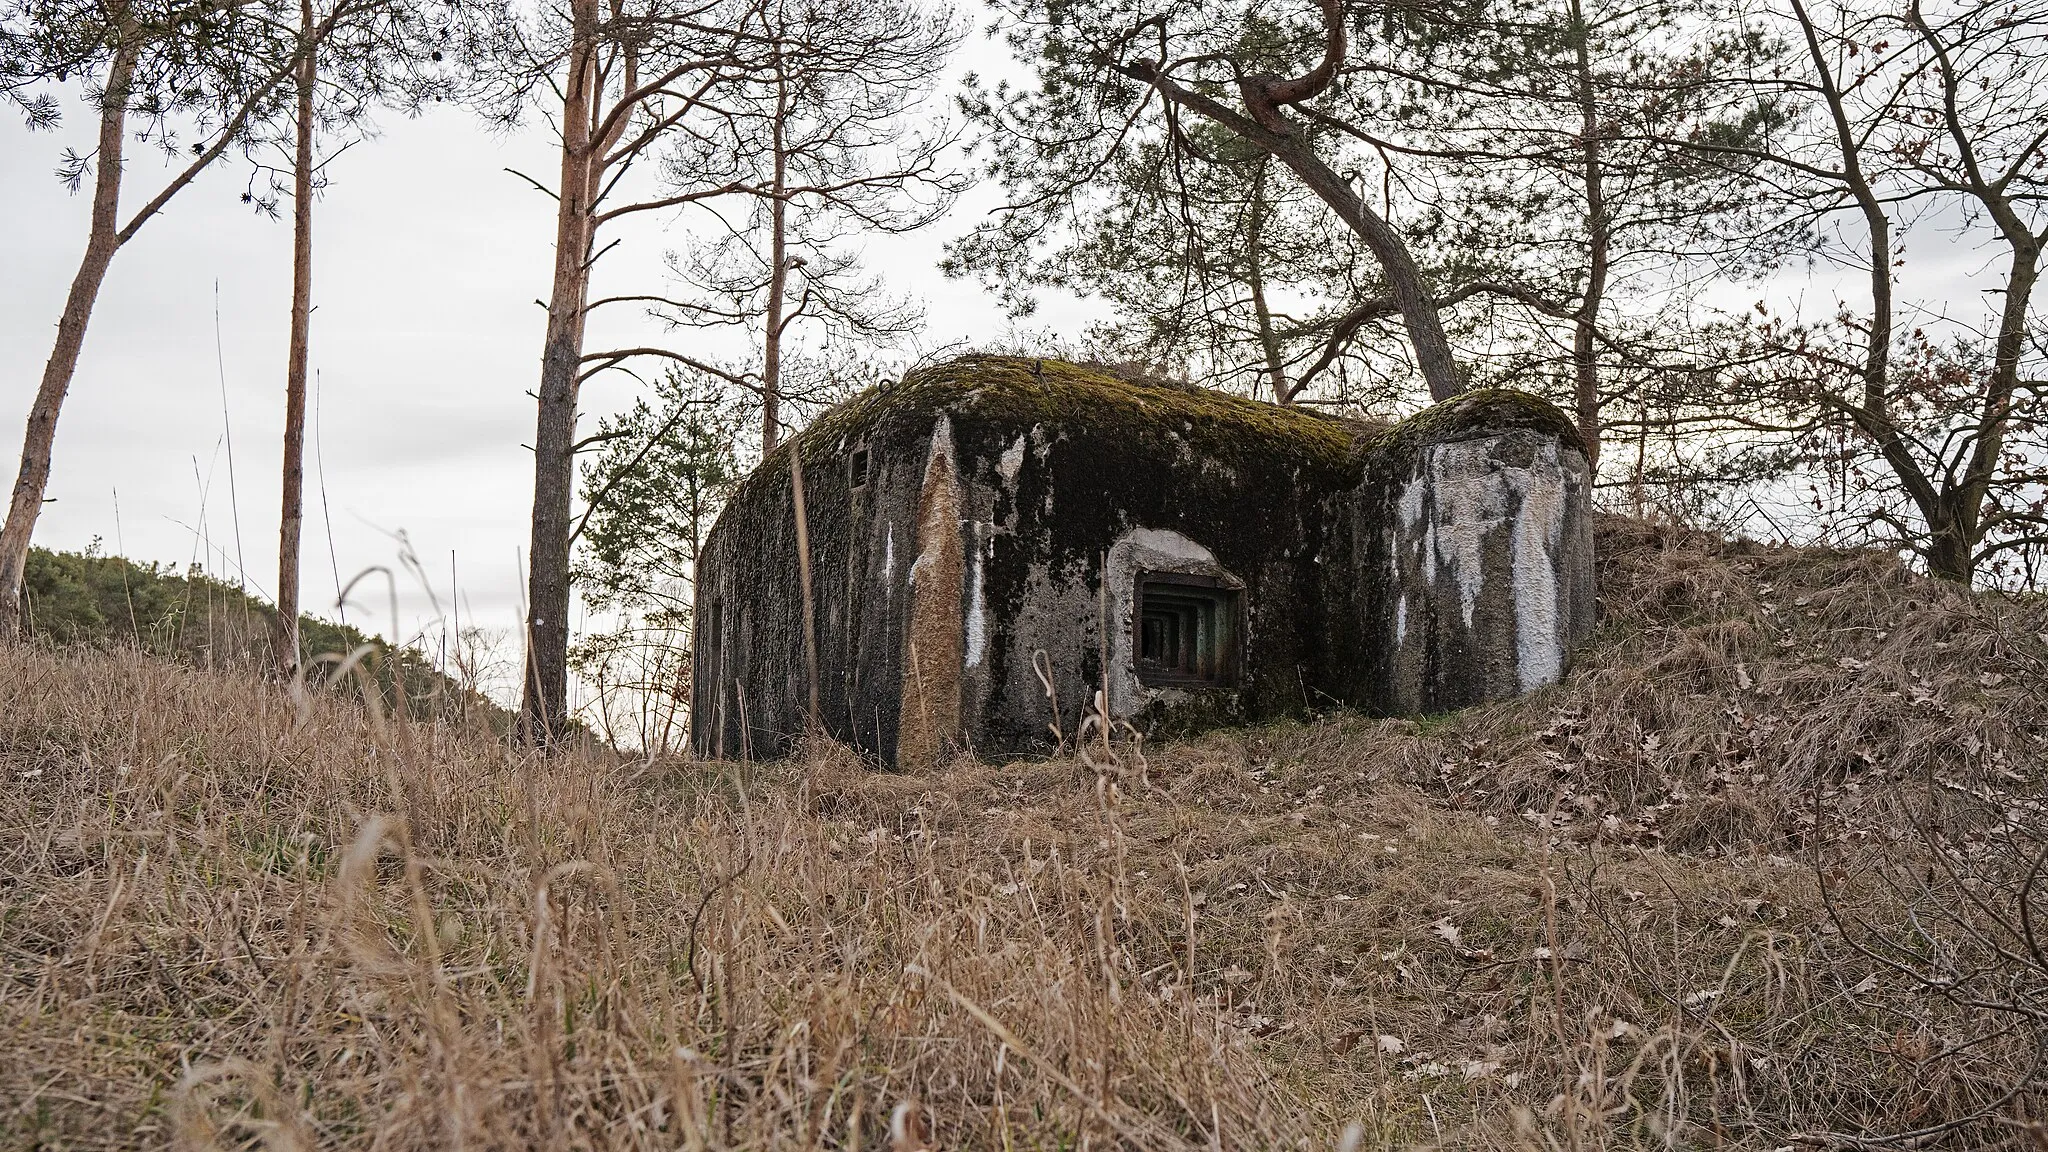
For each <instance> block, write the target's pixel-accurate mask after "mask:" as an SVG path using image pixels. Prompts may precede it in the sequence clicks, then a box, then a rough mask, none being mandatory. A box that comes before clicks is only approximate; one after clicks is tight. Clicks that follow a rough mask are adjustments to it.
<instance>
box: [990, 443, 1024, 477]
mask: <svg viewBox="0 0 2048 1152" xmlns="http://www.w3.org/2000/svg"><path fill="white" fill-rule="evenodd" d="M1023 467H1024V437H1023V436H1022V435H1021V434H1020V435H1018V437H1017V439H1016V441H1015V442H1014V443H1012V444H1011V445H1010V446H1009V447H1008V448H1005V449H1003V454H1002V455H1001V456H999V457H997V458H996V471H997V472H998V473H999V474H1001V476H1002V478H1003V483H1004V484H1015V483H1016V482H1017V473H1018V471H1019V470H1021V469H1022V468H1023Z"/></svg>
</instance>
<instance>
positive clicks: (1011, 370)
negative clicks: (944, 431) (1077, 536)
mask: <svg viewBox="0 0 2048 1152" xmlns="http://www.w3.org/2000/svg"><path fill="white" fill-rule="evenodd" d="M940 412H954V413H961V414H969V415H973V416H975V417H978V418H981V419H985V420H991V421H995V422H999V423H1007V424H1014V425H1017V426H1028V425H1033V424H1050V425H1059V426H1065V427H1074V426H1085V427H1090V428H1095V429H1099V430H1102V431H1105V432H1113V433H1121V434H1125V435H1129V436H1132V437H1144V436H1148V435H1153V434H1156V433H1157V432H1158V431H1160V430H1162V429H1164V430H1171V431H1172V432H1173V433H1175V434H1176V435H1178V436H1180V437H1181V438H1183V439H1185V440H1187V441H1188V442H1189V443H1191V444H1192V445H1194V446H1196V447H1198V448H1205V449H1211V450H1214V451H1216V452H1218V453H1219V454H1223V455H1234V454H1237V453H1241V452H1245V451H1247V450H1255V449H1261V448H1263V449H1266V450H1269V451H1280V452H1283V453H1284V454H1286V455H1290V456H1297V457H1301V458H1305V459H1307V460H1312V461H1313V462H1315V463H1319V464H1323V465H1325V466H1329V467H1337V468H1342V467H1345V466H1347V465H1348V464H1349V463H1350V461H1351V460H1352V458H1353V454H1352V447H1353V444H1354V442H1355V441H1356V440H1357V439H1358V436H1359V434H1360V431H1361V426H1359V425H1356V424H1353V423H1352V422H1349V421H1345V420H1340V419H1336V418H1333V417H1329V416H1324V415H1321V414H1317V413H1312V412H1306V411H1303V410H1301V409H1296V408H1282V407H1278V406H1276V405H1272V404H1265V403H1261V402H1259V401H1256V400H1246V399H1244V398H1242V397H1238V396H1232V395H1229V394H1227V393H1223V392H1216V391H1212V390H1210V389H1207V388H1197V387H1193V386H1189V385H1178V384H1172V383H1168V382H1165V381H1158V380H1145V379H1132V378H1129V377H1126V376H1123V375H1119V374H1117V373H1114V372H1111V371H1109V370H1108V369H1104V368H1097V367H1090V366H1086V365H1080V364H1071V363H1068V362H1067V361H1064V360H1051V359H1036V358H1033V357H1028V356H962V357H960V358H959V359H957V360H950V361H947V362H946V363H944V364H937V365H933V366H931V367H928V368H923V369H919V370H917V371H915V372H912V373H910V374H909V375H907V376H905V377H904V378H903V380H902V382H901V383H898V384H894V385H888V386H883V387H878V388H871V389H869V390H868V391H866V392H863V393H862V394H860V395H859V396H857V397H855V398H853V399H852V400H849V401H847V402H846V403H845V404H843V405H841V406H839V407H838V408H836V409H834V410H833V411H831V412H828V413H826V414H825V415H824V416H823V417H821V418H820V419H819V420H818V421H817V422H815V423H814V424H812V425H811V426H810V427H809V428H808V429H806V430H805V431H804V432H803V434H802V435H801V436H800V437H798V439H799V441H801V442H802V444H803V447H804V454H805V456H806V457H809V456H811V455H813V454H814V453H818V452H823V451H831V450H832V449H833V448H834V447H836V446H837V445H839V444H841V443H845V442H851V441H853V440H858V439H861V438H863V437H865V436H866V435H868V434H869V433H870V432H872V431H873V430H874V429H875V428H876V427H877V426H878V425H880V424H881V423H882V422H883V421H884V420H887V419H890V418H892V417H901V418H907V419H910V420H912V421H915V422H918V423H922V422H924V421H928V420H931V419H933V418H935V417H936V416H937V415H938V414H939V413H940Z"/></svg>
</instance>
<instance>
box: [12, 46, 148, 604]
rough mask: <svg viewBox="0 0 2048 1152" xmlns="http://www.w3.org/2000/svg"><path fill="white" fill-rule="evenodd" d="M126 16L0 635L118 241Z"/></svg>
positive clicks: (15, 531)
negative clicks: (87, 332) (62, 414)
mask: <svg viewBox="0 0 2048 1152" xmlns="http://www.w3.org/2000/svg"><path fill="white" fill-rule="evenodd" d="M131 23H132V22H130V21H125V20H124V21H123V28H122V32H121V40H120V43H119V44H118V45H116V47H115V49H114V58H113V60H112V62H111V63H110V64H109V65H108V68H107V83H106V87H105V89H104V90H103V91H102V93H101V96H100V138H99V150H98V151H97V152H96V153H95V154H94V157H95V158H94V166H95V169H96V171H95V172H94V175H93V194H92V226H91V229H90V230H89V231H88V232H87V234H86V241H85V255H84V257H83V258H82V259H80V260H79V262H78V274H77V275H76V276H74V277H73V278H72V280H71V292H70V294H69V295H68V296H66V297H65V300H64V314H63V316H62V317H60V318H59V319H58V321H57V343H56V346H55V347H53V348H52V349H51V351H50V359H49V361H48V362H47V363H46V364H45V365H44V366H43V380H42V384H41V385H40V386H39V387H38V388H37V389H36V398H35V403H34V404H33V405H31V406H30V408H29V411H28V430H27V433H26V434H25V435H24V436H23V437H22V446H21V471H20V472H18V473H17V474H16V476H15V480H14V496H13V499H12V500H11V501H10V502H9V504H8V507H7V522H6V524H5V525H4V526H0V642H4V641H11V640H15V639H18V638H19V637H20V635H21V581H22V575H23V571H24V569H25V568H26V567H27V564H28V544H29V537H30V536H31V535H33V534H34V532H35V527H36V518H37V517H38V516H39V515H40V514H41V513H42V510H43V493H44V491H45V490H46V489H47V488H48V486H49V482H50V452H51V447H52V445H53V444H54V443H55V442H56V439H57V413H58V412H59V411H60V410H61V409H62V408H63V406H64V396H65V394H66V393H67V392H69V391H70V390H71V378H72V376H73V375H75V374H76V373H77V371H78V356H79V353H80V352H81V351H82V350H83V349H84V347H85V327H86V324H87V322H88V321H90V320H91V319H92V308H93V304H94V302H95V301H97V300H98V299H99V294H100V285H101V284H102V283H104V282H105V281H106V278H107V267H108V266H109V265H110V264H112V263H113V260H114V253H115V251H116V250H118V249H119V248H120V246H121V239H122V237H121V234H120V232H119V220H118V216H119V212H120V205H121V148H122V145H123V144H125V143H126V141H127V125H128V94H129V87H130V85H131V83H132V82H133V80H134V76H135V58H136V54H137V45H136V37H135V35H134V34H133V29H132V27H129V25H130V24H131Z"/></svg>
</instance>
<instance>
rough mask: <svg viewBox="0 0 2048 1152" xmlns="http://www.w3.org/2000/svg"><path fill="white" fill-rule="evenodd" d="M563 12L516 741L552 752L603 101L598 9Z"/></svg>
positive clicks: (582, 1) (588, 1)
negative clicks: (563, 58) (558, 151)
mask: <svg viewBox="0 0 2048 1152" xmlns="http://www.w3.org/2000/svg"><path fill="white" fill-rule="evenodd" d="M571 10H572V19H573V22H574V37H575V39H574V43H573V46H572V47H571V48H570V51H569V67H568V75H567V77H566V78H565V82H564V87H563V95H562V121H561V131H562V172H561V183H560V186H559V188H558V190H557V191H558V199H557V202H556V209H555V271H554V282H553V284H552V286H551V290H550V294H549V299H548V324H547V337H546V340H545V342H544V344H543V345H542V348H541V367H540V395H539V400H540V403H539V416H538V419H537V422H536V425H535V428H534V437H533V537H532V540H531V544H530V551H529V553H528V560H527V591H526V603H527V618H526V675H525V687H524V690H523V693H522V695H521V698H520V702H519V735H520V738H521V739H522V740H523V741H525V742H526V743H527V744H528V745H530V746H533V747H538V748H543V749H546V748H552V747H554V746H555V745H556V743H557V742H558V741H559V740H560V739H561V738H562V736H563V734H564V733H565V732H566V731H567V730H568V726H569V702H568V692H569V531H570V526H569V525H570V515H569V513H570V500H571V496H572V493H573V490H574V488H575V480H576V460H575V438H576V399H577V391H578V387H579V384H580V380H579V377H580V375H581V373H582V367H583V329H584V318H585V314H586V313H587V311H588V304H589V296H590V257H591V251H590V241H591V235H592V222H593V221H592V204H591V199H592V196H593V193H594V191H595V188H596V176H597V173H598V171H599V169H600V163H601V160H602V157H601V156H600V155H599V147H600V142H599V141H598V140H597V139H595V134H594V132H593V131H592V128H593V124H594V123H595V121H596V119H597V115H598V108H599V106H600V98H601V96H602V93H601V92H600V91H599V90H598V89H599V86H600V84H601V83H602V80H601V78H600V77H599V74H598V66H597V64H598V46H597V20H598V9H597V3H596V0H574V3H573V4H572V9H571Z"/></svg>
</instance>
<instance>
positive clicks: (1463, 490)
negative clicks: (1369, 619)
mask: <svg viewBox="0 0 2048 1152" xmlns="http://www.w3.org/2000/svg"><path fill="white" fill-rule="evenodd" d="M1530 435H1531V434H1528V433H1510V434H1509V436H1513V437H1521V436H1530ZM1507 438H1508V437H1487V438H1483V439H1476V440H1464V441H1459V442H1455V443H1450V444H1438V445H1433V446H1432V447H1430V448H1429V450H1428V451H1427V453H1426V454H1425V457H1424V461H1423V467H1422V469H1421V470H1420V472H1419V474H1418V475H1416V476H1415V477H1414V478H1413V479H1411V480H1410V481H1409V482H1408V484H1407V485H1406V487H1404V488H1403V489H1402V491H1401V497H1400V500H1399V503H1398V511H1399V514H1400V517H1401V523H1402V525H1403V526H1404V528H1406V529H1408V530H1410V531H1411V532H1414V530H1416V529H1418V528H1419V529H1420V532H1419V533H1417V535H1418V537H1419V538H1418V539H1417V545H1416V546H1417V549H1418V551H1419V552H1420V556H1419V559H1420V562H1421V563H1420V570H1421V574H1422V576H1423V578H1424V580H1426V581H1428V582H1429V583H1431V584H1432V585H1434V584H1435V582H1436V581H1437V580H1438V579H1439V578H1447V579H1449V580H1450V581H1451V582H1452V585H1453V590H1454V591H1455V592H1456V594H1457V598H1458V608H1459V611H1460V614H1461V616H1462V618H1463V621H1464V625H1465V627H1466V628H1471V627H1472V626H1473V615H1474V612H1475V610H1476V609H1477V607H1478V605H1479V603H1480V601H1481V599H1482V597H1483V596H1484V595H1485V592H1486V589H1487V587H1488V584H1489V582H1490V581H1495V580H1502V579H1505V580H1507V581H1508V592H1509V598H1510V599H1511V600H1512V602H1513V604H1514V614H1515V619H1514V645H1515V679H1516V683H1517V685H1518V687H1519V688H1520V690H1521V691H1524V692H1527V691H1529V690H1531V689H1534V688H1540V687H1542V686H1544V685H1546V684H1552V683H1555V682H1556V681H1557V679H1558V677H1560V676H1561V675H1563V674H1564V665H1565V649H1566V645H1567V641H1568V639H1569V637H1568V636H1567V635H1566V633H1567V631H1568V629H1569V620H1568V607H1569V606H1568V605H1567V603H1566V599H1565V597H1566V591H1567V590H1566V589H1565V588H1564V586H1563V582H1562V580H1561V579H1560V575H1559V564H1560V563H1561V560H1562V557H1561V555H1560V553H1561V551H1562V546H1563V538H1564V527H1565V519H1566V516H1567V513H1568V511H1569V505H1570V489H1571V477H1570V476H1569V475H1568V473H1567V462H1566V461H1565V460H1564V458H1563V456H1562V455H1561V453H1560V452H1559V449H1558V444H1557V442H1556V441H1555V440H1553V439H1551V438H1549V437H1541V438H1535V440H1536V442H1535V443H1533V444H1532V445H1531V448H1530V450H1526V451H1514V450H1508V449H1506V448H1505V447H1504V445H1503V441H1504V440H1506V439H1507ZM1516 459H1527V460H1528V461H1529V463H1528V464H1527V465H1526V466H1524V465H1517V464H1508V463H1505V461H1507V460H1516ZM1501 533H1504V534H1505V539H1503V538H1502V536H1501V535H1497V534H1501ZM1502 560H1506V562H1507V563H1506V564H1505V566H1504V567H1505V568H1506V571H1501V570H1500V569H1501V568H1502V567H1503V565H1502V563H1501V561H1502ZM1407 636H1408V604H1407V597H1406V594H1405V593H1404V594H1403V595H1402V597H1401V598H1400V600H1399V601H1398V602H1397V603H1396V605H1395V609H1394V640H1395V643H1396V644H1401V643H1405V642H1406V640H1407ZM1502 639H1506V638H1505V637H1503V638H1502Z"/></svg>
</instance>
